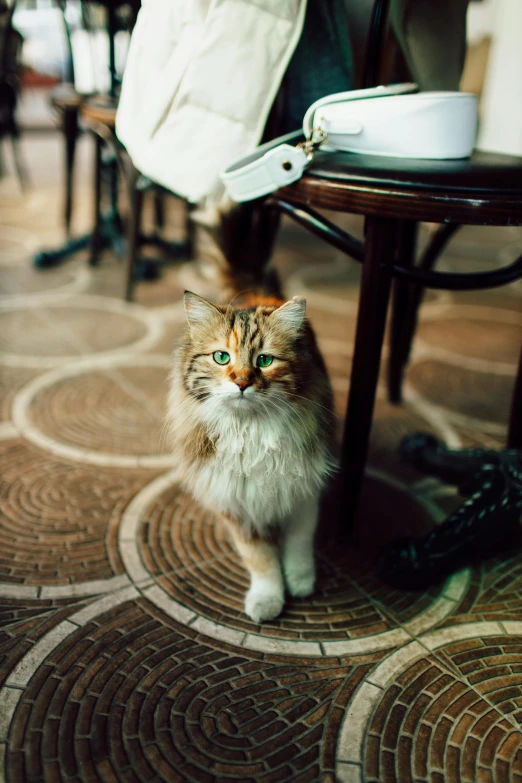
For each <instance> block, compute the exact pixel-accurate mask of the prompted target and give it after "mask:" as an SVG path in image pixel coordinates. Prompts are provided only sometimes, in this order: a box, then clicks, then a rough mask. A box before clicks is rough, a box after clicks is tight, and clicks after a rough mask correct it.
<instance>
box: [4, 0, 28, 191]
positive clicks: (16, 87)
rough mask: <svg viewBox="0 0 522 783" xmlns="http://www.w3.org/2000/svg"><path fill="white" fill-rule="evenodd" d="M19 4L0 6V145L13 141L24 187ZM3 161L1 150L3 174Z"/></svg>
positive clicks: (18, 172)
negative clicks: (19, 107)
mask: <svg viewBox="0 0 522 783" xmlns="http://www.w3.org/2000/svg"><path fill="white" fill-rule="evenodd" d="M15 9H16V1H15V2H12V3H11V4H10V5H5V7H0V143H1V142H2V140H3V139H4V138H8V139H10V142H11V147H12V150H13V158H14V163H15V167H16V173H17V175H18V179H19V181H20V185H21V187H22V188H24V187H25V186H26V185H27V182H28V176H27V172H26V168H25V166H24V164H23V161H22V156H21V154H20V149H19V146H18V139H19V136H20V130H19V128H18V123H17V121H16V105H17V103H18V95H19V92H20V72H21V54H22V45H23V38H22V36H21V34H20V33H19V32H18V30H15V28H14V27H13V14H14V12H15ZM2 169H3V160H2V150H1V149H0V175H1V174H2Z"/></svg>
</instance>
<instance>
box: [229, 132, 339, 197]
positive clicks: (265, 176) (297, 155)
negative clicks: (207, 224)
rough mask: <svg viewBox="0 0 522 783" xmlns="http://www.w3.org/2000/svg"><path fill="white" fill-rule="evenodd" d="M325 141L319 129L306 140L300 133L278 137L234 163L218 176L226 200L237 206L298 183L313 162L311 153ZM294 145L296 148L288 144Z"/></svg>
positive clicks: (325, 135)
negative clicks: (225, 193) (224, 190)
mask: <svg viewBox="0 0 522 783" xmlns="http://www.w3.org/2000/svg"><path fill="white" fill-rule="evenodd" d="M327 138H328V135H327V134H326V133H325V132H324V131H323V130H322V128H313V129H312V131H311V133H310V135H309V137H308V138H307V139H303V133H302V131H293V132H292V133H287V134H286V135H285V136H279V138H277V139H273V140H272V141H269V142H267V143H266V144H262V145H261V146H260V147H258V148H257V149H256V150H255V151H254V152H251V153H250V154H249V155H245V157H243V158H240V159H239V160H236V161H234V163H232V165H230V166H229V167H228V168H226V169H225V170H224V171H223V172H221V175H220V176H221V181H222V182H223V184H224V185H225V187H226V189H227V191H228V194H229V196H230V197H231V198H232V199H233V200H234V201H237V202H242V201H252V200H253V199H256V198H260V197H261V196H267V195H269V194H270V193H273V192H274V191H275V190H278V189H279V188H282V187H284V186H285V185H291V184H292V182H297V180H298V179H300V178H301V177H302V176H303V172H304V170H305V168H306V167H307V166H308V165H309V164H310V162H311V161H312V158H313V154H314V151H315V150H316V149H317V148H318V147H319V146H320V145H321V144H323V143H324V142H325V141H326V140H327ZM296 141H297V142H298V144H296V145H292V144H291V142H296Z"/></svg>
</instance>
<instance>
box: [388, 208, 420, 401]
mask: <svg viewBox="0 0 522 783" xmlns="http://www.w3.org/2000/svg"><path fill="white" fill-rule="evenodd" d="M417 234H418V223H416V222H413V221H411V220H405V221H404V222H403V223H401V226H400V231H399V234H398V237H397V263H399V264H400V265H401V266H404V267H411V266H414V264H415V250H416V248H417ZM411 287H412V286H411V283H408V281H407V280H395V281H394V283H393V297H392V311H391V322H390V354H389V360H388V398H389V400H390V402H393V403H397V404H398V403H400V402H401V399H402V393H401V392H402V378H403V374H404V368H405V366H406V363H407V360H408V357H407V356H405V355H404V351H403V347H404V346H403V340H402V334H403V326H404V318H405V315H406V312H407V309H408V301H409V297H410V289H411Z"/></svg>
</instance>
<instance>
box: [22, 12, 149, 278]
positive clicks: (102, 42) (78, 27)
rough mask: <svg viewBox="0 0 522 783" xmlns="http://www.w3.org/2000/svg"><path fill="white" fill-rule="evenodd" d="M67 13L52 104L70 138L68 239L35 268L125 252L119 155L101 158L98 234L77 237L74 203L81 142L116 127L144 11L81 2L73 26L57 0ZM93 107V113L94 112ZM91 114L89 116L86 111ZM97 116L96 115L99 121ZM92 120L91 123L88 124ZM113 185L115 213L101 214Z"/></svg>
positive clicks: (66, 181) (40, 256)
mask: <svg viewBox="0 0 522 783" xmlns="http://www.w3.org/2000/svg"><path fill="white" fill-rule="evenodd" d="M56 3H57V5H58V7H59V8H60V11H61V13H62V17H63V24H64V30H65V34H66V41H67V48H68V67H67V73H66V77H65V81H64V83H62V84H60V85H58V86H57V87H56V89H55V90H54V91H53V93H52V95H51V103H52V106H53V107H54V109H55V110H56V111H57V113H58V115H59V116H60V118H61V126H62V132H63V138H64V152H65V155H64V175H65V176H64V227H65V233H66V237H67V241H66V243H65V244H64V245H63V247H61V248H58V249H56V250H53V251H43V252H41V253H39V254H38V255H37V256H36V258H35V265H36V266H40V267H48V266H54V265H56V264H57V263H61V262H62V261H63V260H65V259H66V258H68V257H69V256H70V255H72V254H74V253H75V252H77V251H78V250H81V249H83V248H85V247H88V246H90V248H91V251H90V256H89V262H90V263H91V264H95V263H96V261H97V258H98V254H99V251H100V249H101V245H103V244H110V245H113V244H114V245H115V246H116V247H117V248H119V249H121V239H122V234H123V232H122V226H121V220H120V218H119V209H118V172H117V166H116V162H115V160H114V155H113V154H106V155H105V156H104V155H101V154H100V151H99V150H98V147H97V149H96V155H95V177H94V179H95V187H94V193H95V201H94V209H93V214H94V227H93V231H92V233H91V232H89V234H87V235H85V236H81V237H71V218H72V213H73V199H74V163H75V154H76V145H77V141H78V137H79V135H80V134H81V133H83V132H84V130H86V129H87V128H88V127H89V121H90V128H91V130H92V129H94V130H96V129H97V128H100V127H101V126H103V127H107V128H111V127H112V128H114V118H115V116H116V108H117V95H118V90H119V85H120V83H121V74H122V72H123V69H124V67H125V59H126V52H127V49H128V45H129V40H130V33H131V31H132V28H133V26H134V23H135V21H136V16H137V13H138V10H139V5H140V3H139V0H129V1H127V2H122V1H121V0H110V1H107V2H98V1H96V2H94V1H93V2H91V0H81V1H80V3H79V4H78V3H75V4H74V9H73V10H79V13H78V14H73V15H72V18H73V20H74V21H73V22H72V23H71V21H70V19H71V14H70V11H71V7H70V6H71V4H69V3H68V2H67V0H56ZM89 106H92V112H91V113H89ZM84 109H85V111H84ZM93 114H94V116H93ZM85 119H87V122H82V120H85ZM104 178H105V179H107V180H108V183H109V191H110V194H111V204H110V209H109V211H108V213H107V214H106V215H102V213H101V199H102V189H101V187H99V184H100V183H101V181H102V180H103V179H104Z"/></svg>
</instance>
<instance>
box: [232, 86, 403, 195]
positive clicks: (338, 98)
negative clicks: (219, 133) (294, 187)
mask: <svg viewBox="0 0 522 783" xmlns="http://www.w3.org/2000/svg"><path fill="white" fill-rule="evenodd" d="M417 90H418V87H417V85H416V84H411V83H406V84H394V85H392V86H387V87H372V88H369V89H365V90H351V91H350V92H342V93H336V94H334V95H326V96H325V97H324V98H321V99H320V100H318V101H315V103H313V104H312V105H311V106H310V108H309V109H308V111H307V112H306V114H305V117H304V121H303V130H304V134H306V135H305V137H304V138H303V132H302V131H294V132H293V133H287V134H286V136H280V137H279V138H277V139H274V140H273V141H269V142H267V143H266V144H262V145H261V146H260V147H257V149H256V150H255V151H254V152H251V153H249V154H248V155H245V156H244V157H243V158H240V159H239V160H236V161H234V163H232V164H231V165H230V166H228V168H226V169H225V170H224V171H223V172H221V174H220V177H221V181H222V182H223V184H224V185H225V187H226V189H227V191H228V194H229V196H230V197H231V198H232V199H233V200H234V201H238V202H242V201H252V200H253V199H256V198H260V197H261V196H267V195H269V194H270V193H273V192H274V191H275V190H278V189H279V188H282V187H284V186H285V185H291V184H292V182H297V180H298V179H300V178H301V177H302V176H303V172H304V170H305V168H306V167H307V166H308V165H309V164H310V163H311V161H312V158H313V155H314V152H315V150H316V149H317V148H318V147H320V146H321V144H324V143H325V142H326V141H328V130H329V128H328V127H327V126H325V122H324V118H322V117H321V116H320V112H319V110H320V109H322V108H324V107H326V106H329V105H330V104H332V103H350V104H352V102H354V101H357V100H362V99H367V98H386V97H392V96H393V95H404V94H408V93H412V92H416V91H417ZM318 112H319V113H318ZM361 130H362V125H360V123H357V122H354V121H353V119H351V120H348V121H347V122H345V123H344V125H343V128H342V132H343V133H345V134H358V133H360V132H361ZM331 132H332V133H333V132H334V130H333V128H332V129H331ZM336 132H339V131H338V129H336ZM296 141H297V142H298V144H297V145H295V146H293V145H292V142H294V143H295V142H296Z"/></svg>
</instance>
